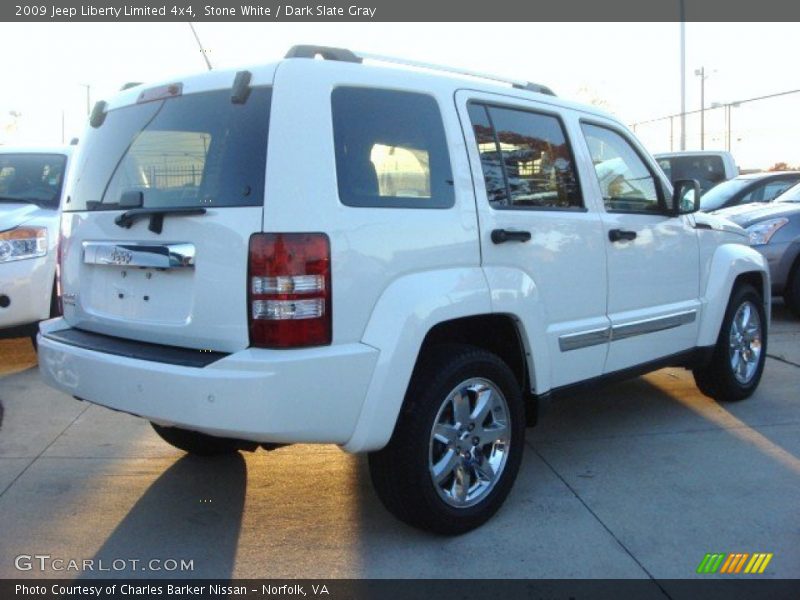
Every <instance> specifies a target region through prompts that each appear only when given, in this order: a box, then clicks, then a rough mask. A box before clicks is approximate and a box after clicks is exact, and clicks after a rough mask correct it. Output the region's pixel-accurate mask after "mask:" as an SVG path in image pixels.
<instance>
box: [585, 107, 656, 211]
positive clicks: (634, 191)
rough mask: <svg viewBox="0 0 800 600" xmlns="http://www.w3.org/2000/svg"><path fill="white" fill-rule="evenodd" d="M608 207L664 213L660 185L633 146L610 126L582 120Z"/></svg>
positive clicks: (614, 209) (615, 209) (619, 209)
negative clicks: (659, 196)
mask: <svg viewBox="0 0 800 600" xmlns="http://www.w3.org/2000/svg"><path fill="white" fill-rule="evenodd" d="M581 127H582V128H583V135H584V136H585V137H586V143H587V144H588V146H589V153H590V154H591V157H592V163H593V164H594V171H595V174H596V175H597V180H598V181H599V182H600V190H601V192H602V194H603V202H604V204H605V207H606V210H608V211H618V212H635V213H658V212H661V204H660V202H659V198H658V188H657V187H656V183H655V179H654V178H653V174H652V173H651V172H650V169H648V168H647V165H645V163H644V161H642V159H641V158H640V157H639V155H638V154H637V153H636V151H635V150H634V149H633V146H631V145H630V143H629V142H628V141H627V140H626V139H625V138H624V137H622V136H621V135H620V134H618V133H617V132H615V131H612V130H611V129H607V128H605V127H600V126H598V125H591V124H589V123H583V124H582V125H581Z"/></svg>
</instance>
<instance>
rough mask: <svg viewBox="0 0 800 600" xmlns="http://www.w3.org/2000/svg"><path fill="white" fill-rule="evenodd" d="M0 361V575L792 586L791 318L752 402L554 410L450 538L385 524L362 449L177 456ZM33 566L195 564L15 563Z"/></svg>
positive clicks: (19, 361) (799, 409)
mask: <svg viewBox="0 0 800 600" xmlns="http://www.w3.org/2000/svg"><path fill="white" fill-rule="evenodd" d="M0 357H1V358H0V403H2V406H3V409H4V411H3V413H2V417H1V418H2V424H1V425H0V532H2V535H0V577H3V578H12V577H42V576H46V577H78V576H85V577H91V576H101V577H107V576H134V577H161V576H170V577H213V578H228V577H248V578H250V577H253V578H255V577H268V578H281V577H309V578H311V577H358V578H361V577H377V578H383V577H391V578H395V577H397V578H436V577H454V578H462V577H486V578H540V577H548V578H645V579H648V578H649V579H652V580H653V585H654V586H659V587H660V586H663V588H664V591H666V592H667V593H669V585H670V583H669V581H668V580H669V579H674V578H689V577H697V575H696V573H695V570H696V568H697V566H698V564H699V563H700V561H701V560H702V558H703V556H704V555H705V554H706V553H709V552H714V553H717V552H719V553H729V552H747V553H753V552H771V553H773V554H774V556H773V558H772V560H771V562H770V563H769V566H768V568H767V569H766V571H765V573H764V574H763V577H774V578H800V510H798V508H800V505H799V504H798V498H800V401H799V398H798V390H799V389H800V321H798V320H797V319H793V318H792V317H791V316H790V315H789V313H788V312H787V311H786V310H785V309H784V308H783V307H782V306H776V307H775V310H774V315H773V328H772V336H771V339H770V348H769V358H768V359H767V363H766V369H765V373H764V379H763V381H762V383H761V387H760V388H759V390H758V391H757V393H756V394H755V395H754V396H753V397H752V398H750V399H748V400H745V401H743V402H739V403H736V404H727V405H720V404H717V403H716V402H714V401H712V400H710V399H708V398H706V397H705V396H702V395H701V394H700V393H699V392H698V391H697V389H696V388H695V386H694V382H693V380H692V377H691V374H690V373H689V372H687V371H685V370H683V369H676V368H674V369H664V370H661V371H658V372H656V373H653V374H650V375H647V376H645V377H642V378H639V379H635V380H631V381H628V382H624V383H621V384H617V385H613V386H610V387H606V388H603V389H597V390H591V391H588V392H584V393H580V394H575V395H573V396H570V397H567V398H564V399H561V400H558V401H557V402H556V403H555V404H554V405H553V406H552V407H551V408H550V409H549V411H548V412H547V413H546V414H545V415H544V416H543V418H542V420H541V422H540V424H539V426H538V427H536V428H534V429H529V430H528V437H527V447H526V454H525V458H524V461H523V464H522V468H521V471H520V474H519V479H518V481H517V484H516V486H515V487H514V489H513V491H512V493H511V495H510V497H509V499H508V501H507V502H506V504H505V506H504V507H503V508H502V509H501V511H500V512H499V513H498V515H497V516H496V517H495V518H494V519H493V520H491V521H490V522H489V523H488V524H486V525H485V526H483V527H481V528H480V529H478V530H476V531H474V532H471V533H469V534H467V535H464V536H461V537H457V538H443V537H437V536H433V535H429V534H425V533H422V532H419V531H416V530H413V529H411V528H408V527H406V526H405V525H403V524H401V523H399V522H397V521H396V520H395V519H393V518H392V517H391V516H389V514H388V513H387V512H386V511H385V510H384V509H383V507H382V506H381V505H380V503H379V502H378V500H377V498H376V497H375V495H374V493H373V492H372V489H371V486H370V482H369V476H368V473H367V469H366V460H365V458H364V457H363V456H351V455H347V454H344V453H343V452H341V451H340V450H339V449H338V448H336V447H333V446H292V447H286V448H281V449H279V450H276V451H273V452H269V453H268V452H264V451H259V452H257V453H254V454H248V453H245V454H242V455H237V456H234V457H227V458H220V459H196V458H192V457H187V456H185V455H184V454H183V453H181V452H180V451H178V450H175V449H173V448H171V447H170V446H168V445H166V444H165V443H163V442H162V441H161V440H160V439H159V438H158V437H157V436H156V435H155V433H154V432H153V431H152V430H151V429H150V426H149V425H148V423H146V422H145V421H143V420H141V419H137V418H135V417H132V416H128V415H124V414H119V413H114V412H112V411H109V410H106V409H103V408H100V407H97V406H93V405H89V404H86V403H82V402H79V401H76V400H73V399H72V398H70V397H68V396H67V395H65V394H62V393H60V392H56V391H54V390H52V389H50V388H48V387H46V386H44V385H43V384H42V383H41V382H40V380H39V377H38V372H37V370H36V369H35V368H34V367H35V364H36V356H35V354H34V353H33V351H32V349H31V346H30V342H29V341H28V340H25V339H20V340H7V341H2V342H0ZM34 554H47V555H50V556H51V557H52V558H62V559H64V560H65V561H69V560H78V561H82V560H84V559H94V560H96V561H97V560H98V559H102V560H103V561H104V562H105V565H106V566H108V565H110V564H111V562H112V561H114V560H119V559H122V560H125V561H131V560H140V561H142V563H147V562H148V561H151V560H153V559H157V560H161V561H164V560H166V559H173V560H178V561H180V559H185V560H187V561H192V567H193V569H192V570H187V571H182V572H181V571H178V572H166V571H164V570H163V569H162V570H146V569H148V567H143V566H142V563H137V564H136V566H131V564H130V562H129V563H127V564H126V566H125V567H124V568H123V569H121V570H111V571H105V572H93V573H90V572H86V573H80V572H74V571H60V570H55V569H53V568H47V569H45V570H44V571H40V570H39V569H38V567H37V566H34V568H32V569H31V570H28V571H19V570H17V568H15V558H16V557H17V556H19V555H34ZM116 564H117V565H119V564H120V563H116ZM158 564H163V563H154V564H153V565H150V566H151V567H152V568H154V569H158ZM143 569H145V570H143ZM706 577H707V576H706Z"/></svg>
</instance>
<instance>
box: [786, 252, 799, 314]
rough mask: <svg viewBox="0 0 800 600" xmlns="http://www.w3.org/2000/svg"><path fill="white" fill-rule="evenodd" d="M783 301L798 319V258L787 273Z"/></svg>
mask: <svg viewBox="0 0 800 600" xmlns="http://www.w3.org/2000/svg"><path fill="white" fill-rule="evenodd" d="M783 300H784V302H785V303H786V307H787V308H788V309H789V310H790V311H791V312H792V313H793V314H794V316H795V317H798V318H800V258H798V259H797V260H795V261H794V267H792V271H791V272H790V273H789V281H787V283H786V289H785V290H784V292H783Z"/></svg>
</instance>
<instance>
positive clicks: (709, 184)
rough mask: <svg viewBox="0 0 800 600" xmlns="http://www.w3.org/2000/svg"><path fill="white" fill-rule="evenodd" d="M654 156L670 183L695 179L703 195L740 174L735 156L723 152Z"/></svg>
mask: <svg viewBox="0 0 800 600" xmlns="http://www.w3.org/2000/svg"><path fill="white" fill-rule="evenodd" d="M653 156H654V157H655V159H656V160H657V161H658V166H660V167H661V169H662V170H663V171H664V173H665V174H666V175H667V177H669V179H670V181H679V180H681V179H695V180H697V182H698V183H699V184H700V193H701V194H705V193H706V192H707V191H708V190H710V189H711V188H713V187H714V186H715V185H717V184H718V183H722V182H723V181H727V180H729V179H733V178H734V177H736V176H737V175H738V174H739V167H737V166H736V161H735V160H734V159H733V155H732V154H731V153H730V152H725V151H722V150H697V151H685V152H661V153H659V154H654V155H653Z"/></svg>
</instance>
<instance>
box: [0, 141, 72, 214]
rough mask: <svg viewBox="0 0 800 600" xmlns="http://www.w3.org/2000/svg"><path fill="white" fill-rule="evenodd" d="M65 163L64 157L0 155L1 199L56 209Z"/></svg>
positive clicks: (61, 155)
mask: <svg viewBox="0 0 800 600" xmlns="http://www.w3.org/2000/svg"><path fill="white" fill-rule="evenodd" d="M66 163H67V159H66V157H65V156H64V155H63V154H33V153H30V154H29V153H24V154H0V199H2V200H3V201H10V202H14V201H19V202H30V203H33V204H39V205H41V206H45V207H48V208H58V201H59V198H60V197H61V186H62V185H63V183H64V168H65V166H66Z"/></svg>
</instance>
